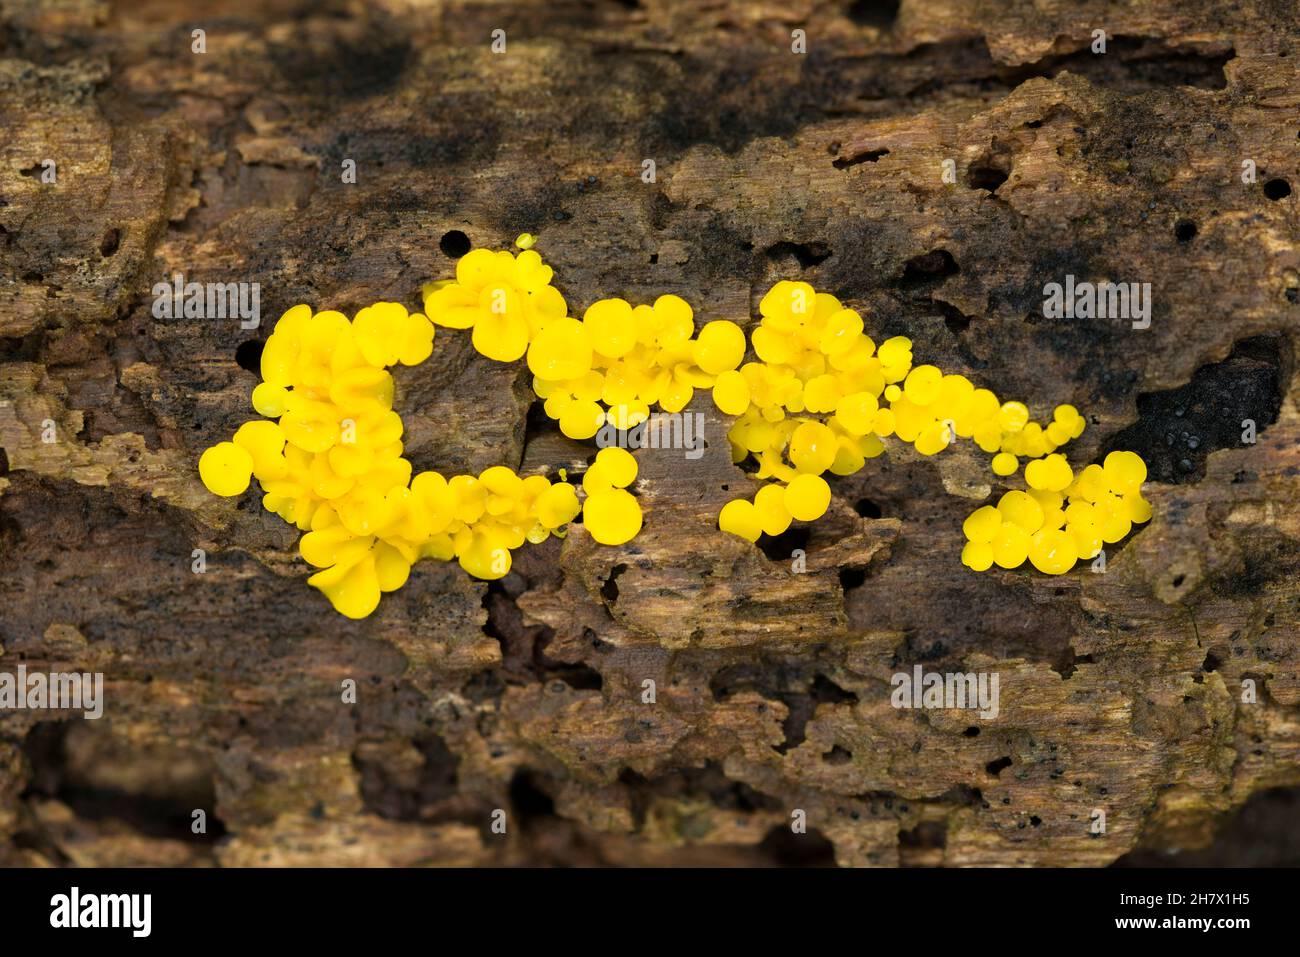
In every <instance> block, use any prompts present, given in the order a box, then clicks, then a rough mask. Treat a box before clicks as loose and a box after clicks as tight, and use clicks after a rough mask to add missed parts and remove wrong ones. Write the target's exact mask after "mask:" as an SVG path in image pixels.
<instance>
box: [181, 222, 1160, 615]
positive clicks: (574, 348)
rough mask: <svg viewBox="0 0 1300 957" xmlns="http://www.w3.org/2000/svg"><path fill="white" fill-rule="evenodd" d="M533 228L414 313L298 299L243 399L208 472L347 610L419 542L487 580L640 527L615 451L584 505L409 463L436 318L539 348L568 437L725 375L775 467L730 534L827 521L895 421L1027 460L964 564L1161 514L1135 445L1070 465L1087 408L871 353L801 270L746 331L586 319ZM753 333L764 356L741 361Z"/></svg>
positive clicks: (627, 418) (425, 554)
mask: <svg viewBox="0 0 1300 957" xmlns="http://www.w3.org/2000/svg"><path fill="white" fill-rule="evenodd" d="M518 245H519V246H520V247H521V249H522V251H521V252H520V253H519V254H518V255H516V254H514V253H511V252H509V251H495V252H494V251H491V250H486V249H478V250H474V251H472V252H470V253H468V254H466V255H465V256H463V257H462V258H461V259H460V260H459V261H458V262H457V265H456V275H455V278H454V279H450V280H444V281H440V282H435V283H431V284H430V285H428V286H426V287H425V289H424V313H423V314H421V313H411V312H408V310H407V309H406V307H405V306H403V305H401V304H399V303H392V302H380V303H375V304H374V305H372V306H368V307H366V308H364V309H362V310H361V311H359V312H358V313H357V314H356V316H354V317H353V318H352V319H351V320H349V319H348V318H347V316H345V315H343V314H342V313H339V312H334V311H329V310H327V311H323V312H318V313H314V312H313V311H312V309H311V308H310V307H309V306H306V305H298V306H294V307H293V308H292V309H290V310H289V311H288V312H286V313H285V314H284V315H283V316H282V317H281V318H280V320H279V321H278V322H277V323H276V325H275V329H274V331H273V333H272V335H271V336H270V337H269V338H268V339H267V341H266V343H265V346H264V348H263V351H262V359H261V374H262V382H261V383H260V384H259V385H258V386H257V387H256V388H255V389H254V390H253V394H252V404H253V408H254V409H255V410H256V411H257V412H258V413H259V414H261V415H262V416H265V418H263V419H257V420H253V421H250V422H246V423H244V425H242V426H240V428H239V429H238V431H236V433H235V434H234V436H233V438H232V440H231V441H229V442H220V443H218V444H217V445H215V446H213V447H212V448H210V449H208V450H207V451H205V452H204V453H203V455H202V457H201V458H200V460H199V474H200V477H201V478H202V480H203V483H204V484H205V485H206V486H207V488H208V489H209V490H211V491H212V492H214V493H216V494H218V495H224V496H234V495H240V494H242V493H243V492H244V491H245V490H246V489H247V488H248V486H249V483H250V479H251V478H252V477H254V476H255V477H256V478H257V480H258V482H259V483H260V484H261V486H262V490H263V492H264V496H263V499H262V502H263V505H264V506H265V507H266V508H267V509H268V510H269V511H272V512H275V513H276V514H278V515H279V516H280V517H282V518H283V519H284V520H285V521H287V522H290V523H292V524H295V525H296V526H297V527H298V528H299V529H300V530H302V531H303V532H304V533H305V534H304V535H303V537H302V539H301V541H300V543H299V550H300V552H301V554H302V557H303V558H304V559H305V560H306V561H307V562H308V563H309V564H310V565H313V566H315V567H316V568H318V569H320V571H318V572H316V573H315V574H314V575H312V576H311V578H309V579H308V583H309V584H311V585H313V586H315V587H316V588H319V589H320V590H321V591H322V592H323V593H324V594H325V595H326V596H327V597H328V598H329V600H330V601H331V603H332V604H333V605H334V607H335V608H336V609H337V610H338V611H339V612H341V613H342V614H344V615H347V616H348V617H351V618H364V617H365V616H367V615H369V614H370V613H371V612H373V611H374V610H375V608H376V607H377V606H378V603H379V598H380V595H381V593H383V592H389V591H393V590H395V589H397V588H400V587H401V586H402V584H404V583H405V581H406V579H407V577H408V576H409V574H410V569H411V566H412V565H413V564H414V563H415V562H416V561H418V560H419V559H421V558H435V559H439V560H443V561H450V560H451V559H453V558H454V559H456V560H457V561H458V562H459V564H460V565H461V567H462V568H464V569H465V571H467V572H469V573H470V574H471V575H473V576H475V577H477V578H481V579H496V578H500V577H502V576H503V575H505V574H506V573H507V572H508V571H509V570H510V565H511V555H510V553H511V550H513V549H516V548H519V547H521V546H522V545H523V543H524V542H525V541H528V542H533V543H537V542H541V541H544V540H545V539H546V538H548V537H549V536H551V535H556V536H557V537H563V536H564V534H565V533H566V527H567V525H568V524H569V523H570V522H572V521H573V520H574V519H576V518H577V516H578V515H579V513H581V514H582V516H583V518H582V522H583V526H584V527H585V528H586V530H587V532H588V533H589V534H590V535H591V537H592V538H593V539H594V540H595V541H596V542H598V543H600V544H604V545H621V544H624V543H626V542H628V541H630V540H631V539H632V538H633V537H634V536H635V535H636V534H637V533H638V532H639V531H640V530H641V525H642V514H641V508H640V505H639V504H638V502H637V499H636V498H635V497H634V496H633V495H632V494H631V493H630V492H629V491H628V487H629V486H630V485H631V484H632V483H633V482H634V481H635V479H636V474H637V463H636V458H635V457H634V456H633V455H632V454H630V453H629V452H627V451H626V450H625V449H622V448H618V447H611V448H604V449H601V450H600V451H599V452H598V453H597V455H596V458H595V461H594V462H593V463H592V465H591V466H590V468H588V470H587V471H586V473H585V474H584V476H583V479H582V490H583V497H582V499H581V500H580V499H579V496H578V491H577V489H576V488H575V487H574V486H573V485H571V484H569V483H568V482H567V481H560V482H554V483H552V482H551V481H550V480H549V479H547V478H546V477H545V476H543V475H530V476H527V477H521V476H519V475H517V474H516V473H515V472H514V471H512V470H511V469H509V468H507V467H505V466H493V467H492V468H489V469H487V470H485V471H484V472H482V473H480V474H479V475H477V476H475V475H455V476H452V477H451V478H445V477H443V476H442V475H440V474H439V473H437V472H421V473H419V474H417V475H414V476H413V475H412V468H411V464H410V462H408V461H407V460H406V459H405V458H403V445H402V432H403V426H402V420H401V417H400V416H399V415H398V414H397V413H396V412H395V411H394V410H393V391H394V387H393V378H392V376H391V374H390V373H389V372H388V371H387V370H388V368H389V367H391V366H394V365H397V364H399V363H400V364H402V365H407V366H413V365H418V364H419V363H421V362H423V361H424V360H425V359H427V358H428V357H429V356H430V354H431V353H432V349H433V340H434V332H435V327H437V326H442V327H445V328H450V329H470V330H471V334H470V337H471V342H472V344H473V346H474V348H475V349H476V350H477V351H478V352H479V353H481V354H482V355H484V356H486V357H487V358H489V359H492V360H495V361H498V362H514V361H517V360H519V359H521V358H523V359H525V360H526V362H527V365H528V368H529V370H530V371H531V372H532V375H533V390H534V392H535V393H536V394H537V396H538V397H539V398H541V399H542V400H544V402H543V407H544V409H545V411H546V414H547V415H548V416H549V417H550V418H551V419H554V420H556V421H557V422H558V424H559V428H560V430H561V431H562V432H563V433H564V434H565V435H567V436H569V437H570V438H573V439H579V440H585V439H591V438H592V437H593V436H596V434H597V433H598V432H600V430H601V429H602V428H604V427H605V426H606V425H610V426H613V427H614V428H616V429H619V430H626V429H631V428H633V427H635V426H637V425H639V424H640V423H642V422H644V421H646V420H647V419H648V418H649V416H650V415H651V411H652V409H653V408H656V407H657V408H658V409H660V410H662V411H664V412H669V413H676V412H680V411H681V410H683V409H684V408H686V406H687V405H688V404H689V403H690V402H691V400H692V398H693V397H694V395H695V391H696V390H697V389H708V390H710V392H711V395H712V398H713V402H714V404H715V405H716V406H717V407H718V409H719V410H720V411H721V412H723V413H724V414H726V415H730V416H735V417H736V421H735V423H734V424H733V425H732V427H731V429H730V431H729V433H728V439H729V442H730V446H731V454H732V459H733V461H735V462H737V463H740V462H745V461H747V460H752V461H753V462H755V463H756V470H755V478H756V479H758V480H759V481H765V480H770V481H766V482H765V484H763V485H762V487H760V488H759V489H758V490H757V492H756V494H755V495H754V496H753V498H752V499H747V498H739V499H736V500H733V501H731V502H728V503H727V504H726V505H725V506H724V507H723V509H722V511H721V513H720V515H719V527H720V528H721V529H722V530H723V531H726V532H730V533H732V534H735V535H739V536H741V537H743V538H745V539H748V540H749V541H751V542H753V541H757V540H758V538H759V536H760V535H763V534H766V535H779V534H781V533H782V532H784V531H785V530H786V529H787V528H788V527H789V526H790V524H791V522H792V521H796V520H797V521H802V522H810V521H814V520H816V519H818V518H820V517H821V516H822V515H823V514H825V512H826V510H827V508H828V507H829V506H830V501H831V489H830V486H829V485H828V484H827V482H826V480H825V479H824V478H823V477H822V476H823V474H824V473H826V472H830V473H831V474H833V475H850V474H852V473H854V472H856V471H858V470H859V469H861V468H862V467H863V465H864V464H865V462H866V460H867V459H870V458H874V457H876V456H878V455H880V454H881V453H882V452H883V451H884V448H885V445H884V441H883V440H884V439H886V438H888V437H890V436H895V437H897V438H898V439H899V440H901V441H903V442H907V443H909V444H911V445H912V446H914V448H915V449H916V451H917V452H919V453H920V454H922V455H934V454H936V453H938V452H940V451H942V450H943V449H944V448H946V447H947V446H948V445H949V444H951V443H952V442H954V441H955V440H956V439H957V438H970V439H973V440H974V441H975V443H976V444H977V445H978V446H979V447H980V448H981V449H982V450H983V451H985V452H986V453H989V454H991V455H992V456H993V459H992V469H993V471H994V472H995V473H996V474H997V475H999V476H1009V475H1012V474H1014V473H1015V472H1016V471H1017V470H1018V469H1019V466H1020V459H1021V458H1026V459H1028V460H1029V461H1028V463H1027V465H1026V466H1025V481H1026V483H1027V484H1028V485H1029V487H1030V488H1029V491H1028V492H1021V491H1011V492H1007V493H1006V494H1005V495H1004V496H1002V498H1001V500H1000V501H999V503H998V505H997V506H996V507H994V506H985V507H983V508H980V509H978V510H976V511H975V512H974V513H973V514H972V515H971V516H970V518H968V519H967V520H966V523H965V525H964V531H965V533H966V537H967V539H968V542H967V545H966V547H965V550H964V551H963V552H962V561H963V562H964V563H965V564H966V565H967V566H969V567H970V568H973V569H975V570H977V571H983V570H985V569H987V568H990V567H991V566H992V565H993V564H995V563H996V564H997V565H999V566H1001V567H1003V568H1013V567H1016V566H1018V565H1021V564H1023V563H1024V561H1025V560H1026V559H1028V560H1029V561H1031V562H1032V563H1033V564H1034V566H1035V567H1036V568H1038V569H1040V570H1041V571H1044V572H1048V573H1051V574H1062V573H1064V572H1066V571H1069V570H1070V569H1071V568H1072V567H1073V566H1074V564H1075V562H1076V561H1077V560H1078V559H1090V558H1093V557H1094V556H1095V555H1096V554H1097V553H1098V552H1099V551H1100V550H1101V548H1102V547H1103V544H1104V543H1108V542H1116V541H1119V540H1120V539H1121V538H1123V537H1124V536H1125V535H1127V534H1128V532H1129V530H1130V528H1131V527H1132V524H1133V523H1135V522H1145V521H1147V520H1148V519H1149V518H1150V516H1151V509H1150V506H1149V505H1148V504H1147V503H1146V501H1145V500H1144V499H1143V498H1142V495H1141V485H1142V482H1143V481H1144V480H1145V478H1146V466H1145V465H1144V464H1143V462H1142V459H1141V458H1140V457H1138V456H1137V455H1136V454H1135V453H1132V452H1115V453H1111V455H1109V456H1107V458H1106V460H1105V463H1104V464H1103V465H1101V466H1098V465H1090V466H1088V467H1087V468H1085V469H1083V470H1082V471H1081V472H1079V473H1078V474H1077V475H1076V474H1075V473H1074V471H1073V470H1072V469H1071V468H1070V466H1069V464H1068V462H1067V461H1066V459H1065V456H1064V455H1062V454H1060V453H1059V452H1057V451H1056V450H1057V449H1058V448H1060V447H1061V446H1063V445H1064V444H1065V443H1067V442H1069V441H1070V440H1071V439H1074V438H1077V437H1078V436H1079V435H1080V434H1081V433H1082V432H1083V429H1084V420H1083V417H1082V416H1081V415H1079V413H1078V411H1077V410H1075V409H1074V408H1073V407H1072V406H1068V405H1062V406H1058V407H1057V409H1056V410H1055V414H1054V418H1053V421H1052V422H1051V423H1049V424H1047V425H1045V426H1044V425H1040V424H1039V423H1037V422H1032V421H1030V418H1029V410H1028V408H1027V407H1026V406H1025V405H1024V404H1023V403H1020V402H1001V401H999V400H998V398H997V396H995V395H994V394H993V393H992V392H990V391H989V390H988V389H982V388H976V387H975V386H974V384H972V383H971V382H970V381H969V380H968V379H966V378H965V377H964V376H961V375H946V374H944V373H943V372H941V371H940V370H939V369H938V368H936V367H935V366H932V365H918V366H914V365H913V364H912V343H911V341H910V340H909V339H907V338H905V337H902V336H895V337H894V338H891V339H887V340H885V341H884V342H882V343H881V344H880V345H879V347H877V345H876V344H875V342H873V341H872V339H871V337H870V336H868V335H867V334H866V333H865V332H864V324H863V321H862V317H861V316H860V315H859V314H858V313H857V312H855V311H854V310H852V309H848V308H845V307H844V306H843V305H842V304H841V303H840V302H839V301H838V300H837V299H836V298H835V297H834V296H831V295H828V294H826V293H818V292H816V291H815V290H814V289H813V288H812V287H811V286H810V285H808V284H807V283H802V282H779V283H777V284H776V285H775V286H773V287H772V289H771V290H769V291H768V293H767V294H766V295H765V296H764V297H763V299H762V302H761V303H760V305H759V311H760V313H761V315H762V320H761V322H760V324H759V325H758V327H757V328H755V329H754V331H753V333H752V335H751V336H750V337H749V341H748V342H747V341H746V337H745V333H744V330H743V329H742V328H741V327H740V326H739V325H737V324H736V323H734V322H731V321H728V320H715V321H712V322H708V323H705V324H704V325H703V326H702V327H701V328H700V329H699V331H698V334H697V332H696V328H695V316H694V313H693V311H692V309H691V307H690V305H689V304H688V303H687V302H686V301H685V300H683V299H681V298H680V297H678V296H673V295H666V296H660V297H659V298H658V299H656V300H655V301H654V302H653V303H652V304H648V305H647V304H642V305H635V306H634V305H632V304H631V303H628V302H627V301H625V300H623V299H602V300H599V301H597V302H594V303H592V304H591V305H590V306H589V307H588V308H587V310H586V311H585V312H584V313H583V316H582V319H581V320H578V319H575V318H572V317H570V316H569V314H568V306H567V304H566V303H565V301H564V297H563V296H562V295H561V294H560V292H559V290H557V289H556V288H555V286H553V285H552V279H553V278H554V276H553V270H552V269H551V267H550V266H547V265H546V264H545V263H544V262H543V261H542V258H541V256H540V255H538V254H537V253H536V252H534V251H532V250H531V249H530V248H527V247H529V246H531V237H526V236H525V237H520V241H519V243H518ZM751 346H752V350H753V355H754V357H755V358H754V360H753V361H748V362H746V361H745V358H746V355H747V354H748V352H749V347H751ZM561 477H562V478H563V472H561Z"/></svg>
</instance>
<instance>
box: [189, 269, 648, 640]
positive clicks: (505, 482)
mask: <svg viewBox="0 0 1300 957" xmlns="http://www.w3.org/2000/svg"><path fill="white" fill-rule="evenodd" d="M501 265H502V269H505V267H504V264H501ZM493 268H495V266H494V267H493ZM506 271H507V272H509V270H506ZM524 273H525V275H526V277H530V278H528V279H527V282H532V283H533V285H532V287H531V288H533V289H534V290H536V289H539V288H540V287H539V286H537V285H536V282H535V281H534V280H535V279H536V276H534V275H533V274H532V273H530V272H528V270H527V269H525V270H524ZM494 275H495V274H494ZM512 276H513V278H518V276H517V275H514V274H512ZM492 281H497V280H495V279H494V280H492ZM433 339H434V326H433V324H432V323H431V322H430V321H429V320H428V319H427V318H426V317H425V316H423V315H421V314H419V313H410V312H408V311H407V309H406V308H405V307H404V306H401V305H399V304H397V303H385V302H381V303H376V304H374V305H372V306H368V307H366V308H365V309H362V310H361V311H360V312H358V313H357V314H356V316H355V317H354V318H353V319H351V320H348V319H347V317H346V316H344V315H343V314H342V313H338V312H332V311H325V312H319V313H313V312H312V310H311V308H310V307H308V306H295V307H293V308H292V309H290V310H289V311H288V312H286V313H285V314H284V315H283V316H282V317H281V318H280V320H279V322H277V323H276V326H275V329H274V331H273V332H272V334H271V336H270V338H269V339H267V342H266V345H265V347H264V349H263V351H262V377H263V382H262V383H261V384H260V385H258V386H257V387H256V388H255V389H254V390H253V397H252V401H253V406H254V409H255V410H256V411H258V412H260V413H262V414H263V415H266V416H268V418H267V419H260V420H253V421H250V422H246V423H244V424H243V425H241V426H240V427H239V429H238V430H237V431H236V432H235V435H234V437H233V440H232V441H229V442H219V443H217V444H216V445H214V446H213V447H212V448H210V449H208V450H207V451H205V452H204V453H203V455H202V457H201V458H200V459H199V476H200V478H201V479H202V480H203V484H204V485H206V486H207V488H208V489H209V490H210V491H212V492H214V493H216V494H218V495H224V496H233V495H239V494H241V493H243V492H244V491H245V490H246V489H247V488H248V486H249V482H250V478H251V477H252V476H255V477H256V478H257V480H258V482H259V483H260V484H261V486H262V490H263V492H264V493H265V494H264V495H263V498H262V503H263V505H264V506H265V507H266V508H267V509H268V510H269V511H272V512H275V513H276V514H278V515H279V516H280V517H282V518H283V519H285V520H286V521H288V522H291V523H293V524H295V525H297V526H298V528H299V529H300V530H302V531H303V532H304V533H305V534H304V535H303V537H302V539H301V540H300V542H299V552H300V554H301V555H302V557H303V559H304V560H305V561H306V562H307V563H308V564H309V565H312V566H314V567H315V568H317V569H319V571H317V572H316V573H315V574H313V575H312V576H311V577H310V578H309V579H308V583H309V584H311V585H313V586H314V587H316V588H318V589H320V591H322V592H323V593H324V594H325V595H326V597H327V598H329V600H330V602H331V603H332V604H333V605H334V607H335V609H337V610H338V611H339V612H340V613H342V614H344V615H347V616H348V617H349V618H364V617H366V616H367V615H369V614H370V613H371V612H373V611H374V610H375V608H376V607H377V606H378V604H379V599H380V596H381V595H382V594H383V593H384V592H390V591H395V590H396V589H398V588H400V587H402V585H403V584H405V583H406V580H407V578H408V577H409V575H410V570H411V566H412V565H413V564H414V563H415V562H417V561H418V560H420V559H421V558H432V559H437V560H440V561H450V560H452V559H455V560H456V561H458V562H459V564H460V566H461V567H462V568H463V569H465V571H467V572H469V573H470V574H471V575H474V576H475V577H477V578H482V579H494V578H501V577H502V576H503V575H505V574H507V573H508V572H509V571H510V566H511V552H512V551H513V550H514V549H517V548H519V547H521V546H522V545H523V544H524V543H525V542H533V543H537V542H541V541H545V540H546V539H547V538H548V537H549V536H551V535H557V536H562V535H563V534H564V532H565V527H566V526H567V525H568V523H570V522H571V521H573V520H574V519H575V518H576V517H577V516H578V513H579V512H580V511H581V508H582V505H581V503H580V502H579V500H578V496H577V492H576V490H575V489H574V487H573V486H572V485H570V484H568V483H567V482H556V483H552V482H550V481H549V480H548V479H547V478H546V477H545V476H540V475H531V476H527V477H521V476H519V475H516V474H515V472H514V471H512V470H511V469H509V468H506V467H504V466H494V467H492V468H489V469H486V470H485V471H483V472H482V473H480V474H479V475H477V476H474V475H455V476H452V477H451V478H450V479H448V478H445V477H444V476H442V475H440V474H439V473H437V472H420V473H419V474H416V475H412V469H411V464H410V462H408V461H407V460H406V459H405V458H404V457H403V446H402V434H403V424H402V419H401V416H399V415H398V414H397V413H396V412H395V411H393V408H392V404H393V392H394V389H393V379H392V375H391V374H390V373H389V372H388V371H387V370H388V368H389V367H391V366H394V365H397V364H399V363H401V364H403V365H417V364H419V363H420V362H423V361H424V360H425V359H427V358H428V357H429V355H430V353H431V351H432V346H433ZM271 418H278V419H279V421H278V422H274V421H270V419H271ZM626 474H627V467H626V463H620V468H619V470H618V472H617V476H616V477H617V478H620V479H621V478H623V477H624V476H626ZM632 475H633V476H635V463H633V465H632ZM629 481H630V479H629ZM624 494H627V493H624ZM628 498H631V496H630V495H628ZM632 510H634V511H635V513H636V521H635V525H636V528H637V529H639V528H640V508H639V506H636V505H635V499H633V506H632ZM628 511H629V509H628V508H627V506H626V504H625V503H623V502H621V501H620V502H619V507H618V508H617V509H615V525H616V530H617V531H618V532H619V533H620V534H623V533H625V531H626V528H627V527H628V526H629V525H630V524H632V523H631V521H630V519H629V518H628V514H627V513H628ZM631 534H635V529H634V530H633V531H632V533H631ZM631 534H628V535H627V537H628V538H630V537H631ZM623 540H626V538H624V539H623Z"/></svg>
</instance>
